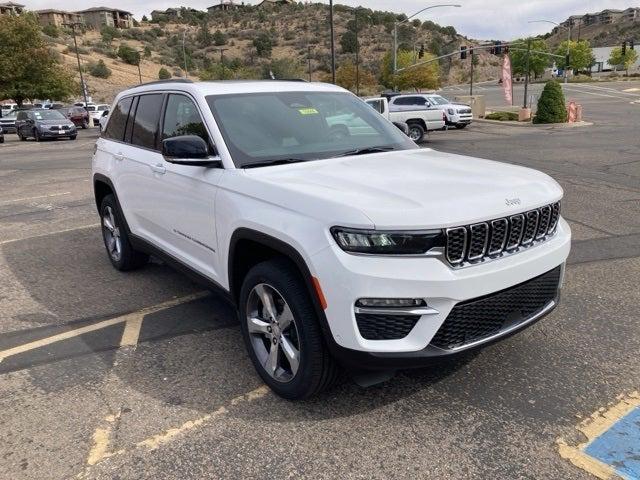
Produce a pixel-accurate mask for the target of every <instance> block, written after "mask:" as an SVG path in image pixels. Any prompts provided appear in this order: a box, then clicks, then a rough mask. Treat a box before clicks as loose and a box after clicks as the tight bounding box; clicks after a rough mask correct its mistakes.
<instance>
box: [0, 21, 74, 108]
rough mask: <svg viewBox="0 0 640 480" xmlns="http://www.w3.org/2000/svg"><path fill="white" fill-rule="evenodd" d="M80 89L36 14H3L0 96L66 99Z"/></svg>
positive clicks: (23, 98)
mask: <svg viewBox="0 0 640 480" xmlns="http://www.w3.org/2000/svg"><path fill="white" fill-rule="evenodd" d="M77 91H78V85H77V83H75V82H74V80H73V76H72V75H71V74H70V73H69V72H68V71H67V70H65V68H64V67H63V66H62V65H61V64H60V63H59V60H58V57H57V56H56V55H54V54H53V53H52V51H50V50H49V48H48V47H47V46H46V44H45V42H44V39H43V38H42V36H41V35H40V25H39V24H38V19H37V17H36V16H35V15H33V14H30V13H25V14H23V15H20V16H14V15H1V16H0V98H10V99H13V100H14V101H15V102H16V103H17V104H18V105H22V103H23V102H24V100H33V99H35V98H55V99H57V100H66V99H67V98H68V97H70V96H71V95H72V94H73V93H75V92H77Z"/></svg>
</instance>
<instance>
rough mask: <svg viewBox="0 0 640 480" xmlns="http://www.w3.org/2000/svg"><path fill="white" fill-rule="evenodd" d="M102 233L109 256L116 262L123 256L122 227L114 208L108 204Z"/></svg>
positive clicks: (103, 217) (103, 219)
mask: <svg viewBox="0 0 640 480" xmlns="http://www.w3.org/2000/svg"><path fill="white" fill-rule="evenodd" d="M102 234H103V235H104V239H105V244H106V245H107V252H109V256H110V257H111V258H112V259H113V260H114V261H116V262H118V261H120V258H121V257H122V240H121V239H120V228H119V227H118V224H117V223H116V219H115V215H114V214H113V208H111V207H110V206H106V207H105V209H104V213H103V216H102Z"/></svg>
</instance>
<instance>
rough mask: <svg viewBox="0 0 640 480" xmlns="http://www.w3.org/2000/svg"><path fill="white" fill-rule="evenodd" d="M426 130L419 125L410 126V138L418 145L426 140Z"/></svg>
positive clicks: (411, 124) (412, 124)
mask: <svg viewBox="0 0 640 480" xmlns="http://www.w3.org/2000/svg"><path fill="white" fill-rule="evenodd" d="M424 134H425V129H424V128H423V127H422V125H420V124H419V123H410V124H409V138H410V139H411V140H413V141H414V142H416V143H420V142H422V141H423V139H424Z"/></svg>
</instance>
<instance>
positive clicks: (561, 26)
mask: <svg viewBox="0 0 640 480" xmlns="http://www.w3.org/2000/svg"><path fill="white" fill-rule="evenodd" d="M528 23H550V24H551V25H555V26H556V27H558V28H564V29H565V30H566V31H567V56H566V57H565V62H564V63H565V66H564V83H569V76H568V71H569V62H568V61H567V60H569V53H570V45H571V20H569V26H568V27H565V26H564V25H560V24H559V23H557V22H552V21H551V20H530V21H529V22H528Z"/></svg>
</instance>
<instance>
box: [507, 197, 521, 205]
mask: <svg viewBox="0 0 640 480" xmlns="http://www.w3.org/2000/svg"><path fill="white" fill-rule="evenodd" d="M504 203H506V204H507V206H508V207H513V206H515V205H520V203H521V202H520V199H519V198H505V199H504Z"/></svg>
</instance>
